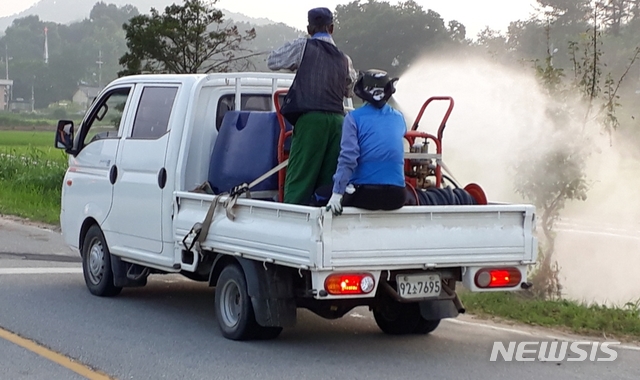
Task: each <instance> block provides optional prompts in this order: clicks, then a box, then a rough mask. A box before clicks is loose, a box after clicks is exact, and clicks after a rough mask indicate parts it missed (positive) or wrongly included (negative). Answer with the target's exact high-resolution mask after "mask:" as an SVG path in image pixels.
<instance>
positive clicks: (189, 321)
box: [0, 220, 640, 380]
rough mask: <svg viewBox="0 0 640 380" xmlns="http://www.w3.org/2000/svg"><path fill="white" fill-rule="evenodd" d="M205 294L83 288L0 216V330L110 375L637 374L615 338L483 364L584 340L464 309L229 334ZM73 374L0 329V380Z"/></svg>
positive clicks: (164, 286) (163, 283) (71, 265)
mask: <svg viewBox="0 0 640 380" xmlns="http://www.w3.org/2000/svg"><path fill="white" fill-rule="evenodd" d="M49 272H56V273H49ZM212 301H213V291H212V289H210V288H208V287H206V286H205V285H203V284H199V283H195V282H192V281H189V280H185V279H183V278H181V277H179V276H175V275H170V276H156V277H152V278H151V280H150V282H149V284H148V285H147V286H146V287H144V288H140V289H125V290H124V291H123V292H122V294H121V295H120V296H118V297H115V298H98V297H94V296H91V295H90V294H89V292H88V291H87V290H86V288H85V286H84V281H83V278H82V274H81V272H80V263H79V260H78V258H77V257H76V256H75V253H73V252H71V251H70V250H68V249H66V247H65V246H64V245H63V244H62V242H61V239H60V236H59V235H58V234H57V233H55V232H51V231H46V230H41V229H37V228H33V227H25V226H22V225H20V224H16V223H13V222H7V221H6V220H4V221H3V220H0V328H1V329H2V330H4V331H9V332H12V333H15V334H17V335H19V336H21V337H23V338H27V339H30V340H33V341H35V342H37V343H38V344H40V345H41V346H43V347H46V348H48V349H49V350H51V351H54V352H57V353H60V354H62V355H64V356H66V357H68V358H71V359H73V360H75V361H78V362H80V363H84V364H85V365H87V366H88V367H91V368H93V369H95V370H98V371H101V372H103V373H106V374H108V375H109V376H111V377H113V378H117V379H122V380H124V379H251V378H259V379H263V380H264V379H289V378H291V379H294V378H295V379H331V378H348V379H389V378H394V379H432V378H433V379H435V378H442V379H492V380H494V379H495V380H497V379H546V380H552V379H563V380H564V379H605V378H607V379H609V378H610V379H634V380H636V379H639V378H640V349H639V348H638V347H635V346H630V347H626V348H622V347H617V348H616V351H617V352H618V357H617V360H616V361H614V362H566V361H565V362H561V363H550V362H540V361H534V362H527V363H517V362H509V363H507V362H503V361H498V362H490V361H489V357H490V355H491V349H492V347H493V342H494V341H500V342H503V343H505V345H506V344H507V343H508V342H509V341H518V342H521V341H551V340H553V338H554V337H555V338H559V339H562V340H567V341H570V340H572V339H581V338H580V337H571V336H567V335H561V334H559V333H556V332H552V331H548V330H542V329H533V328H526V327H517V326H506V325H499V324H493V323H489V322H484V321H476V320H474V319H473V318H472V317H470V316H463V317H460V318H458V319H456V320H453V321H445V322H443V323H442V324H441V325H440V327H439V328H438V329H437V330H436V331H435V332H434V333H432V334H431V335H428V336H411V337H392V336H386V335H384V334H382V333H381V332H380V331H379V329H378V328H377V326H376V325H375V322H374V321H373V319H372V316H371V314H370V313H369V312H368V311H367V310H366V309H363V308H358V309H354V310H353V311H352V312H351V313H349V314H348V315H347V316H345V317H344V318H342V319H339V320H335V321H328V320H324V319H322V318H320V317H317V316H315V315H314V314H312V313H309V312H306V311H302V310H301V311H300V313H299V318H298V325H297V326H296V327H295V328H291V329H286V330H285V331H284V332H283V333H282V335H281V336H280V337H279V338H278V339H277V340H274V341H266V342H233V341H229V340H226V339H224V338H222V336H221V335H220V333H219V331H218V330H217V326H216V321H215V315H214V311H213V306H212ZM0 332H1V331H0ZM582 339H583V340H590V339H584V338H582ZM86 377H89V378H91V376H86ZM81 378H83V377H82V376H80V375H78V374H76V373H74V372H72V371H70V370H68V369H67V368H64V367H63V366H61V365H59V364H58V363H57V362H56V361H55V360H50V359H47V358H45V357H43V356H42V354H41V353H40V354H39V353H37V352H34V351H33V350H28V349H25V348H23V347H21V346H19V345H17V344H14V343H12V342H10V341H8V340H6V339H3V338H0V379H8V380H9V379H11V380H14V379H48V380H49V379H81Z"/></svg>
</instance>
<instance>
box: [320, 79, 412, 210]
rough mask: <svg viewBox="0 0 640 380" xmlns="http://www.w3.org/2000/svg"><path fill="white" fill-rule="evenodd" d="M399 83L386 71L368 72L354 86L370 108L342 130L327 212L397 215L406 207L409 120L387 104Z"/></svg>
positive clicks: (350, 118) (353, 116)
mask: <svg viewBox="0 0 640 380" xmlns="http://www.w3.org/2000/svg"><path fill="white" fill-rule="evenodd" d="M397 80H398V78H393V79H390V78H389V76H388V74H387V73H386V72H385V71H381V70H368V71H366V72H364V73H361V74H360V77H359V79H358V81H357V82H356V84H355V86H354V93H355V94H356V95H357V96H358V97H359V98H361V99H362V100H364V101H365V104H364V105H363V106H362V107H360V108H358V109H357V110H354V111H351V112H349V113H348V114H347V115H346V116H345V119H344V123H343V125H342V138H341V142H340V156H339V158H338V167H337V170H336V173H335V174H334V176H333V188H332V190H331V192H332V194H331V198H330V199H329V202H328V203H327V211H328V210H331V211H332V212H333V214H334V215H339V214H341V213H342V207H343V206H353V207H358V208H362V209H367V210H396V209H399V208H401V207H402V206H403V205H404V204H405V201H406V199H407V198H406V190H405V180H404V135H405V133H406V131H407V126H406V122H405V120H404V116H403V115H402V114H401V113H400V112H399V111H397V110H395V109H394V108H393V107H391V106H390V105H388V104H387V101H388V100H389V99H390V98H391V95H393V94H394V93H395V82H396V81H397ZM323 191H324V192H325V193H328V191H327V189H326V188H325V189H324V190H322V189H319V190H318V193H317V194H316V200H315V201H316V203H317V201H318V199H317V198H318V196H322V193H323ZM345 192H346V194H345ZM327 195H328V194H327ZM325 199H326V198H325Z"/></svg>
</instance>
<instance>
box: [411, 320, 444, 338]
mask: <svg viewBox="0 0 640 380" xmlns="http://www.w3.org/2000/svg"><path fill="white" fill-rule="evenodd" d="M440 321H441V320H440V319H432V320H429V319H424V318H422V316H420V322H418V326H416V329H415V330H414V333H415V334H429V333H430V332H432V331H433V330H435V329H437V328H438V326H439V325H440Z"/></svg>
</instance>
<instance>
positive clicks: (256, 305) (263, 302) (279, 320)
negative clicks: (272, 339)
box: [238, 258, 297, 327]
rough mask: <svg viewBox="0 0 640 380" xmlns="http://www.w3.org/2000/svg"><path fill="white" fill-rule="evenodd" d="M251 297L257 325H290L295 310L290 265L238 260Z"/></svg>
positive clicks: (294, 322) (292, 321)
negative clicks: (288, 266) (287, 266)
mask: <svg viewBox="0 0 640 380" xmlns="http://www.w3.org/2000/svg"><path fill="white" fill-rule="evenodd" d="M238 261H239V262H240V265H242V269H243V270H244V275H245V278H246V279H247V287H248V289H247V292H248V293H249V297H251V303H252V304H253V311H254V313H255V317H256V322H258V324H259V325H260V326H265V327H266V326H279V327H293V326H295V325H296V318H297V309H296V303H295V300H294V297H293V278H292V274H291V273H292V271H291V270H290V269H289V268H285V267H281V266H278V265H273V264H266V263H262V262H258V261H254V260H247V259H242V258H241V259H238Z"/></svg>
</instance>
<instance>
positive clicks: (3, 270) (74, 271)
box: [0, 267, 82, 275]
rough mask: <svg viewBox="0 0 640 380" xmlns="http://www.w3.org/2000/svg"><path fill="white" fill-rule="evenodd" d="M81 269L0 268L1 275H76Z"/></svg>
mask: <svg viewBox="0 0 640 380" xmlns="http://www.w3.org/2000/svg"><path fill="white" fill-rule="evenodd" d="M77 273H82V268H79V267H75V268H0V275H2V274H77Z"/></svg>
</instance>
